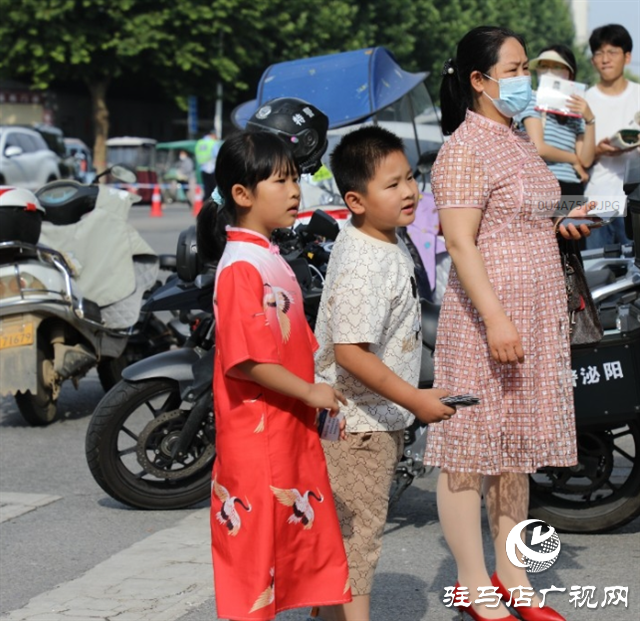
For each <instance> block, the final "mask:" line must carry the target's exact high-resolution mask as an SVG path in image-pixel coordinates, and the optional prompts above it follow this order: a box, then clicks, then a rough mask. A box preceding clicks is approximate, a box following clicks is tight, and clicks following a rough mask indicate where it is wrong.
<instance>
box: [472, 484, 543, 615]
mask: <svg viewBox="0 0 640 621" xmlns="http://www.w3.org/2000/svg"><path fill="white" fill-rule="evenodd" d="M484 500H485V504H486V506H487V514H488V516H489V524H490V526H491V536H492V538H493V545H494V548H495V555H496V573H497V574H498V578H499V579H500V581H501V582H502V584H503V585H504V586H505V588H507V589H513V588H515V587H518V586H523V587H531V583H530V582H529V577H528V575H527V570H526V568H524V567H522V568H521V567H516V566H515V565H513V564H512V563H511V561H510V560H509V559H508V558H507V545H506V544H507V537H508V536H509V532H510V531H511V529H512V528H513V527H514V526H515V525H516V524H518V523H520V522H522V521H523V520H526V519H527V513H528V511H529V475H528V474H521V473H513V472H506V473H503V474H501V475H499V476H490V477H486V478H485V482H484ZM523 538H524V531H523ZM516 554H517V556H518V559H520V560H522V558H521V554H520V553H519V551H516ZM515 595H516V597H518V596H519V595H520V593H519V591H515ZM539 602H540V599H539V597H538V595H537V594H536V595H535V597H534V598H533V599H532V605H534V606H537V605H538V603H539Z"/></svg>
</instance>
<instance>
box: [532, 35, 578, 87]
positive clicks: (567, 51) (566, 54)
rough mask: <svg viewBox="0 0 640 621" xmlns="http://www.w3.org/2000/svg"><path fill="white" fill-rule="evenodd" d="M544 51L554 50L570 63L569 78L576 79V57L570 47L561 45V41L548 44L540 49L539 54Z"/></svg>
mask: <svg viewBox="0 0 640 621" xmlns="http://www.w3.org/2000/svg"><path fill="white" fill-rule="evenodd" d="M544 52H556V54H559V55H560V56H561V58H562V60H565V61H566V62H568V63H569V65H571V69H570V71H571V79H572V80H575V79H576V75H577V74H578V65H577V63H576V57H575V56H574V55H573V52H572V51H571V48H570V47H567V46H566V45H562V44H561V43H559V44H558V45H548V46H547V47H545V48H543V49H541V50H540V54H543V53H544ZM540 54H538V56H540Z"/></svg>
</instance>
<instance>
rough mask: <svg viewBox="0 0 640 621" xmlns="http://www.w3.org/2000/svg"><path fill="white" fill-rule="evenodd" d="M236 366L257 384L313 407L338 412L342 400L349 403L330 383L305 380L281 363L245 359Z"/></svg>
mask: <svg viewBox="0 0 640 621" xmlns="http://www.w3.org/2000/svg"><path fill="white" fill-rule="evenodd" d="M235 368H236V369H239V370H240V371H242V373H244V374H245V375H246V376H247V377H248V378H249V379H250V380H252V381H254V382H255V383H256V384H260V386H264V387H265V388H269V389H270V390H273V391H275V392H279V393H280V394H282V395H285V396H287V397H294V398H295V399H299V400H300V401H302V402H303V403H306V404H307V405H308V406H310V407H312V408H320V409H324V408H326V409H328V410H331V411H332V412H337V411H338V410H339V409H340V402H342V403H344V404H346V403H347V401H346V399H345V398H344V397H343V396H342V393H340V391H338V390H335V389H334V388H332V387H331V386H329V385H328V384H310V383H309V382H305V381H304V380H303V379H302V378H300V377H298V376H297V375H295V374H294V373H291V371H289V370H287V369H285V368H284V367H283V366H282V365H280V364H272V363H264V362H254V361H253V360H245V361H244V362H241V363H240V364H237V365H236V366H235Z"/></svg>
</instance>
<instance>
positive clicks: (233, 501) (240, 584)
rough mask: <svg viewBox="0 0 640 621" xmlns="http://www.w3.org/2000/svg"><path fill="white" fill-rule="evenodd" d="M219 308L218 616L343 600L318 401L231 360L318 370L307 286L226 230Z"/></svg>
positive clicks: (309, 377) (262, 614) (264, 250)
mask: <svg viewBox="0 0 640 621" xmlns="http://www.w3.org/2000/svg"><path fill="white" fill-rule="evenodd" d="M214 311H215V315H216V357H215V370H214V380H213V389H214V391H213V394H214V403H215V408H214V409H215V417H216V430H217V435H216V448H217V456H216V461H215V463H214V466H213V483H212V493H211V539H212V551H213V567H214V581H215V590H216V604H217V610H218V617H219V618H222V619H234V620H244V619H248V620H253V619H260V620H270V619H273V618H275V616H276V614H277V613H278V612H280V611H282V610H286V609H288V608H299V607H306V606H319V605H331V604H338V603H343V602H348V601H350V600H351V592H350V589H349V583H348V567H347V559H346V555H345V552H344V546H343V543H342V536H341V533H340V526H339V524H338V518H337V516H336V510H335V506H334V503H333V496H332V493H331V487H330V484H329V477H328V475H327V467H326V463H325V459H324V453H323V451H322V446H321V444H320V439H319V437H318V432H317V428H316V425H315V419H316V412H315V410H314V409H312V408H310V407H308V406H306V405H305V404H304V403H302V402H301V401H298V400H297V399H293V398H290V397H286V396H284V395H281V394H280V393H276V392H274V391H271V390H269V389H267V388H264V387H262V386H260V385H259V384H256V383H254V382H252V381H250V380H249V379H248V378H247V377H246V376H245V375H243V374H242V373H241V372H240V371H239V370H238V369H235V368H234V367H236V366H237V365H238V364H240V363H242V362H244V361H246V360H252V361H254V362H258V363H273V364H280V365H282V366H284V367H285V368H286V369H288V370H289V371H291V372H292V373H295V374H296V375H297V376H299V377H301V378H303V379H304V380H306V381H308V382H313V381H314V372H313V371H314V368H313V351H314V349H315V348H316V347H317V344H316V341H315V338H314V336H313V333H312V332H311V329H310V328H309V325H308V324H307V321H306V318H305V314H304V308H303V302H302V295H301V292H300V288H299V286H298V283H297V280H296V277H295V275H294V273H293V271H292V270H291V268H290V267H289V265H288V264H287V262H286V261H285V260H284V259H282V258H281V257H280V256H279V253H278V249H277V247H276V246H273V245H272V244H270V243H269V240H268V239H267V238H266V237H263V236H262V235H259V234H257V233H254V232H253V231H248V230H245V229H238V228H229V229H228V231H227V245H226V247H225V250H224V254H223V256H222V258H221V260H220V263H219V265H218V271H217V276H216V289H215V295H214Z"/></svg>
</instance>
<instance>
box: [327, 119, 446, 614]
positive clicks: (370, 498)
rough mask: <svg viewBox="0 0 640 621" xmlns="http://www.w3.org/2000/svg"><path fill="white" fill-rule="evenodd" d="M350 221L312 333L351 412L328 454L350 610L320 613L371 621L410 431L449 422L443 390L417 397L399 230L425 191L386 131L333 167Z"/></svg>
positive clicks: (413, 333) (340, 154)
mask: <svg viewBox="0 0 640 621" xmlns="http://www.w3.org/2000/svg"><path fill="white" fill-rule="evenodd" d="M331 169H332V171H333V174H334V176H335V180H336V184H337V185H338V189H339V190H340V193H341V195H342V197H343V199H344V201H345V203H346V205H347V207H348V208H349V209H350V211H351V213H352V218H351V220H350V222H348V223H347V224H346V226H345V228H344V229H343V230H342V231H341V233H340V235H339V236H338V239H337V240H336V243H335V244H334V246H333V249H332V251H331V260H330V262H329V267H328V271H327V278H326V281H325V285H324V290H323V292H322V300H321V302H320V310H319V312H318V319H317V323H316V338H317V340H318V342H319V345H320V347H319V349H318V351H317V352H316V356H315V362H316V381H321V382H327V383H328V384H329V385H331V386H334V387H335V388H336V389H338V390H340V391H341V392H342V393H343V394H344V396H345V397H346V398H347V400H348V404H347V406H342V407H341V412H344V415H345V419H346V432H347V433H346V435H347V439H346V440H342V441H339V442H323V448H324V450H325V455H326V458H327V466H328V469H329V477H330V480H331V486H332V489H333V494H334V498H335V501H336V508H337V511H338V517H339V519H340V525H341V529H342V536H343V539H344V544H345V548H346V551H347V558H348V561H349V577H350V582H351V590H352V594H353V602H351V603H349V604H345V605H342V606H333V607H330V608H322V609H320V611H319V617H321V618H322V619H323V620H324V621H334V620H335V621H342V620H345V621H368V619H369V602H370V593H371V586H372V583H373V574H374V572H375V568H376V565H377V563H378V559H379V557H380V551H381V547H382V532H383V529H384V524H385V521H386V517H387V504H388V500H389V492H390V489H391V483H392V481H393V476H394V472H395V469H396V465H397V463H398V461H399V459H400V457H401V456H402V450H403V435H404V429H405V428H406V427H407V426H409V425H410V424H411V423H412V421H413V418H414V416H415V417H417V418H418V419H419V420H421V421H423V422H425V423H431V422H436V421H440V420H443V419H447V418H449V417H450V416H451V415H452V414H453V413H454V412H455V410H454V409H452V408H449V407H447V406H445V405H443V404H442V403H441V402H440V398H441V397H443V396H446V395H447V393H446V392H445V391H443V390H435V389H434V390H421V389H418V388H417V384H418V376H419V372H420V356H421V348H422V339H421V330H420V327H421V315H420V300H419V299H418V293H417V284H416V279H415V275H414V266H413V261H412V259H411V256H410V255H409V252H408V250H407V248H406V246H405V244H404V243H403V242H402V240H401V239H399V238H398V237H397V236H396V227H399V226H407V225H409V224H411V223H412V222H413V220H414V217H415V210H416V207H417V204H418V186H417V183H416V181H415V179H414V177H413V173H412V170H411V166H410V165H409V162H408V161H407V158H406V156H405V154H404V148H403V144H402V141H401V140H400V138H398V137H397V136H396V135H395V134H392V133H391V132H389V131H387V130H385V129H382V128H381V127H378V126H365V127H362V128H360V129H358V130H356V131H354V132H352V133H350V134H347V135H346V136H344V137H343V138H342V140H341V142H340V144H339V145H338V146H337V147H336V149H335V150H334V152H333V154H332V156H331Z"/></svg>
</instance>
